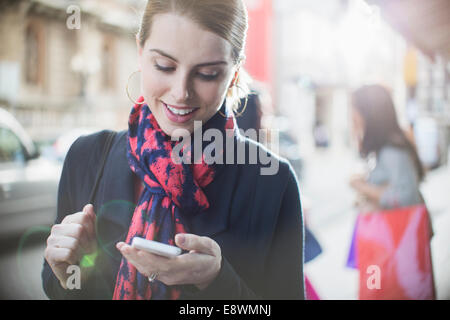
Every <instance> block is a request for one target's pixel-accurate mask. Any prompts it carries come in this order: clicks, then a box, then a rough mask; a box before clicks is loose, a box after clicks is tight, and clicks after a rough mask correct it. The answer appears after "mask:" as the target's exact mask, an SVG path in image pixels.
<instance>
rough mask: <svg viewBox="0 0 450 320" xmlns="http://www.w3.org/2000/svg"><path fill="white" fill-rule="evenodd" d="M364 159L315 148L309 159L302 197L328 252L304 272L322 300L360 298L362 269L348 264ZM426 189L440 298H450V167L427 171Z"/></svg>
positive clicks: (341, 151) (310, 223)
mask: <svg viewBox="0 0 450 320" xmlns="http://www.w3.org/2000/svg"><path fill="white" fill-rule="evenodd" d="M360 165H361V160H360V159H358V158H357V157H356V155H355V154H354V153H352V152H351V151H350V150H348V149H342V148H341V149H334V150H333V149H331V150H326V151H321V152H314V153H313V154H312V155H310V156H309V158H308V159H305V177H304V178H303V179H300V188H301V192H302V196H304V197H305V198H306V202H307V204H308V206H309V209H308V210H307V211H308V212H307V213H306V214H305V219H306V220H307V223H308V226H309V227H310V229H311V230H312V231H313V233H314V235H315V236H316V237H317V238H318V240H319V242H320V244H321V246H322V249H323V253H322V254H321V255H320V256H318V257H317V258H316V259H314V260H313V261H311V262H308V263H307V264H306V265H305V270H304V271H305V275H306V276H307V277H308V278H309V280H310V281H311V283H312V285H313V286H314V287H315V289H316V290H317V293H318V294H319V297H320V298H321V299H357V298H358V285H359V272H358V271H357V270H354V269H350V268H347V267H346V266H345V264H346V260H347V255H348V250H349V246H350V241H351V236H352V232H353V227H354V222H355V219H356V216H357V212H356V211H355V210H354V209H353V200H354V193H353V191H352V190H351V188H350V187H349V184H348V181H349V178H350V176H351V175H352V174H353V173H354V172H355V170H357V169H356V168H358V167H359V166H360ZM421 190H422V193H423V196H424V198H425V200H426V202H427V206H428V208H429V210H430V214H431V217H432V223H433V227H434V232H435V236H434V238H433V240H432V242H431V250H432V258H433V264H434V276H435V282H436V291H437V297H438V299H450V249H449V245H450V232H449V231H450V199H449V198H448V195H449V191H448V190H450V167H449V166H446V167H442V168H439V169H437V170H434V171H433V172H430V173H429V174H428V175H427V178H426V181H425V182H424V183H423V184H422V186H421Z"/></svg>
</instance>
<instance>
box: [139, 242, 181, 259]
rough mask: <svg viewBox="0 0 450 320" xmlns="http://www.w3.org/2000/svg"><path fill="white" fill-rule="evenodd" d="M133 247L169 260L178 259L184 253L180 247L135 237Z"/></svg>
mask: <svg viewBox="0 0 450 320" xmlns="http://www.w3.org/2000/svg"><path fill="white" fill-rule="evenodd" d="M131 246H132V247H135V248H137V249H140V250H144V251H147V252H150V253H153V254H157V255H160V256H163V257H167V258H171V257H176V256H178V255H180V254H181V252H182V250H181V249H180V248H178V247H175V246H171V245H168V244H165V243H161V242H158V241H153V240H147V239H144V238H140V237H134V238H133V241H132V242H131Z"/></svg>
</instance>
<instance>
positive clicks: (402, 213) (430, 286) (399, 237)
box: [355, 205, 435, 300]
mask: <svg viewBox="0 0 450 320" xmlns="http://www.w3.org/2000/svg"><path fill="white" fill-rule="evenodd" d="M430 225H431V224H430V220H429V215H428V211H427V208H426V206H425V205H418V206H412V207H407V208H399V209H393V210H383V211H378V212H373V213H369V214H363V215H360V216H359V217H358V220H357V226H356V235H355V237H356V241H355V242H356V257H357V266H358V268H359V270H360V285H359V298H360V299H370V300H375V299H385V300H390V299H402V300H403V299H413V300H416V299H418V300H419V299H420V300H422V299H434V298H435V290H434V279H433V268H432V262H431V252H430V238H431V228H430Z"/></svg>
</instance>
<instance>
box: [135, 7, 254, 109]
mask: <svg viewBox="0 0 450 320" xmlns="http://www.w3.org/2000/svg"><path fill="white" fill-rule="evenodd" d="M163 13H176V14H179V15H182V16H187V17H189V18H191V19H192V20H193V21H195V22H196V23H198V24H199V25H200V26H202V27H203V28H205V29H206V30H208V31H211V32H213V33H215V34H217V35H218V36H220V37H221V38H223V39H225V40H227V41H228V42H229V43H230V44H231V46H232V55H233V56H232V58H233V63H234V64H235V65H240V64H241V63H242V62H243V61H244V60H245V54H244V50H245V41H246V37H247V29H248V16H247V9H246V7H245V5H244V2H243V0H148V2H147V6H146V7H145V10H144V13H143V16H142V21H141V25H140V30H139V32H138V39H139V44H140V46H141V47H142V48H143V47H144V45H145V42H146V41H147V39H148V38H149V36H150V33H151V28H152V23H153V18H154V16H155V15H157V14H163ZM239 69H240V70H239V78H238V79H237V81H236V82H235V85H234V86H233V87H232V88H230V90H229V91H228V94H227V106H228V107H231V108H233V109H237V108H238V107H239V101H240V99H242V98H244V97H246V96H247V95H248V93H249V91H250V90H249V83H250V81H251V79H250V76H249V75H248V74H247V73H246V72H245V70H243V68H242V67H240V68H239Z"/></svg>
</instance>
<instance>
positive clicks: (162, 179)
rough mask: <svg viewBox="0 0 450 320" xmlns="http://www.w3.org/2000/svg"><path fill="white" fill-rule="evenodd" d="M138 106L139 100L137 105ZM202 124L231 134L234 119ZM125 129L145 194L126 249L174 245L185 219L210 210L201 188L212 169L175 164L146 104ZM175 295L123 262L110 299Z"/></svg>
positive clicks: (129, 153) (177, 292) (203, 165)
mask: <svg viewBox="0 0 450 320" xmlns="http://www.w3.org/2000/svg"><path fill="white" fill-rule="evenodd" d="M141 101H143V98H142V97H141V98H140V99H139V100H138V102H141ZM224 105H225V104H224ZM224 105H223V106H222V108H221V110H222V111H225V108H224ZM206 124H207V125H208V126H209V127H216V128H217V127H219V128H217V129H222V131H225V130H224V129H235V128H236V122H235V119H234V117H233V115H232V114H231V115H230V114H228V113H227V118H224V117H223V116H222V115H220V114H219V113H216V114H215V115H214V116H213V117H212V118H211V119H210V120H208V122H207V123H206ZM128 126H129V128H128V143H127V158H128V163H129V165H130V168H131V170H133V172H134V173H135V174H136V175H137V176H138V177H139V179H140V180H141V181H142V182H143V183H144V190H143V191H142V194H141V195H140V198H139V201H138V203H137V206H136V208H135V210H134V214H133V218H132V221H131V225H130V227H129V230H128V235H127V238H126V243H128V244H131V241H132V239H133V237H135V236H138V237H143V238H146V239H149V240H156V241H160V242H163V243H167V244H170V245H174V238H175V235H176V234H177V233H185V232H187V230H186V229H187V224H186V221H187V219H189V216H191V215H194V214H197V213H200V214H201V212H202V211H204V210H205V209H207V208H208V207H209V203H208V199H207V198H206V196H205V194H204V192H203V191H202V188H204V187H206V186H207V185H208V184H209V183H211V182H212V181H213V179H214V176H215V170H214V166H213V165H208V164H206V163H205V161H202V162H201V163H193V164H186V163H180V164H177V163H175V162H174V161H173V160H172V157H171V153H172V150H173V148H174V147H175V146H176V145H177V143H178V142H177V141H172V140H171V138H170V136H168V135H166V134H165V133H164V132H163V131H162V130H161V128H160V127H159V125H158V123H157V121H156V119H155V117H154V115H153V114H152V113H151V111H150V108H149V107H148V105H146V104H136V105H135V106H134V107H133V109H132V110H131V114H130V118H129V122H128ZM204 127H205V126H204ZM202 159H203V158H202ZM180 292H181V291H180V288H179V287H177V286H166V285H165V284H164V283H162V282H160V281H158V280H155V281H154V282H151V283H150V282H149V281H148V279H147V277H146V276H144V275H142V274H140V273H139V272H138V271H137V270H136V268H135V267H134V266H133V265H132V264H130V263H129V262H128V261H127V260H126V259H125V258H122V261H121V264H120V268H119V272H118V274H117V281H116V286H115V290H114V295H113V299H146V300H149V299H177V298H178V297H179V295H180Z"/></svg>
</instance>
